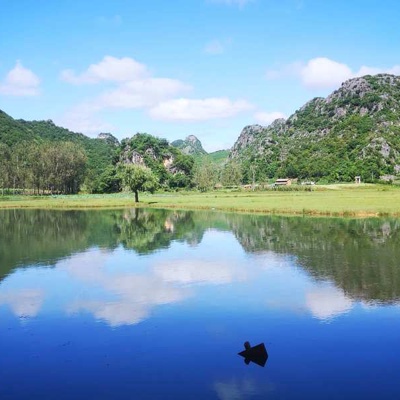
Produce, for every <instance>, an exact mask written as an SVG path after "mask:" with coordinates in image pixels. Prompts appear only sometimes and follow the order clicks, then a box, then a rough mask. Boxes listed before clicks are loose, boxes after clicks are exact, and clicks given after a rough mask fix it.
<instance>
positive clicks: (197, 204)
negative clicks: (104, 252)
mask: <svg viewBox="0 0 400 400" xmlns="http://www.w3.org/2000/svg"><path fill="white" fill-rule="evenodd" d="M134 206H135V203H134V199H133V195H132V194H122V193H121V194H110V195H75V196H54V197H33V196H29V197H27V196H8V197H6V196H4V197H1V196H0V208H51V209H57V208H62V209H78V208H123V207H134ZM136 206H139V207H156V208H176V209H215V210H224V211H238V212H255V213H265V214H268V213H273V214H297V215H330V216H359V217H369V216H400V189H398V188H396V187H390V186H378V185H364V186H355V185H332V186H320V187H316V188H314V189H313V191H311V192H307V191H267V192H248V191H241V192H209V193H196V192H187V193H165V194H154V195H147V194H143V195H141V197H140V203H139V204H138V205H136Z"/></svg>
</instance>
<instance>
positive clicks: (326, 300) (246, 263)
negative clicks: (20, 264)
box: [0, 230, 354, 327]
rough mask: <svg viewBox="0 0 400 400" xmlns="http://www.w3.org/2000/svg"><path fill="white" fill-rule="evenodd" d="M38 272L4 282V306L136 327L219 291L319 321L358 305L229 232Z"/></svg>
mask: <svg viewBox="0 0 400 400" xmlns="http://www.w3.org/2000/svg"><path fill="white" fill-rule="evenodd" d="M219 249H222V250H223V251H221V250H219ZM34 270H35V267H31V268H26V269H23V270H18V271H17V272H15V273H14V274H11V275H10V276H8V277H7V278H6V279H5V280H4V281H3V282H2V283H1V284H0V305H1V304H3V305H5V304H6V305H8V306H9V307H10V309H11V310H12V312H13V313H14V315H15V316H16V317H22V316H24V317H35V316H37V315H38V314H39V313H42V312H45V310H46V309H47V310H48V309H54V308H55V307H57V311H58V312H60V313H64V315H65V316H68V315H70V316H72V315H75V314H77V313H82V312H85V313H89V314H92V315H93V317H94V318H95V319H97V320H101V321H104V322H106V323H107V324H109V325H110V326H112V327H116V326H122V325H134V324H137V323H139V322H141V321H143V320H145V319H147V318H150V317H151V315H152V312H153V310H154V309H156V308H157V307H160V306H163V305H172V304H179V303H183V302H185V301H187V300H188V299H189V298H190V297H194V298H195V299H196V300H195V301H196V302H198V303H200V304H201V303H202V302H207V299H206V297H207V296H208V295H210V294H212V293H213V291H212V287H214V286H218V287H221V289H218V291H220V290H223V293H224V294H225V296H223V297H222V298H221V297H220V298H219V301H220V303H219V306H222V304H224V306H225V307H227V308H231V307H232V302H234V301H236V303H239V304H237V305H236V306H238V307H239V308H240V307H247V306H250V307H251V306H252V304H253V305H254V302H256V303H257V304H258V305H260V304H263V307H265V309H266V310H268V309H271V310H274V309H280V310H281V311H284V312H290V313H294V314H299V313H300V314H301V313H309V314H311V315H312V316H313V317H314V318H316V319H319V320H321V321H329V320H331V319H332V318H335V317H338V316H340V315H342V314H344V313H347V312H349V311H350V310H351V309H352V307H353V303H354V301H353V300H351V299H350V298H348V297H347V296H346V295H345V294H344V293H343V291H342V290H341V289H338V288H336V287H335V286H334V285H333V284H332V283H329V282H324V281H315V280H314V279H313V278H311V277H310V276H309V275H308V274H307V273H305V272H304V271H303V270H302V269H301V268H299V266H298V265H297V264H296V259H295V258H293V257H291V256H287V255H279V254H276V253H274V252H271V251H267V252H262V253H258V254H256V255H251V256H249V255H247V254H246V253H245V252H244V251H243V249H242V248H241V246H240V245H239V244H238V243H237V241H236V239H235V238H234V237H233V235H232V234H231V233H229V232H216V231H213V230H211V231H207V232H206V233H205V235H204V238H203V240H202V242H201V243H200V244H199V245H198V246H196V247H193V246H188V245H186V244H182V243H174V244H172V246H171V248H170V249H169V250H163V251H159V252H156V253H154V254H152V255H147V256H144V257H141V256H138V255H137V254H135V253H134V252H132V251H127V250H124V249H122V248H118V249H115V250H104V249H98V248H92V249H89V250H87V251H85V252H82V253H78V254H74V255H72V256H70V257H68V258H65V259H63V260H61V261H59V262H57V263H56V264H55V265H54V266H53V267H52V268H44V267H40V268H39V270H40V274H39V275H36V274H35V273H34ZM28 282H29V284H28ZM21 285H22V287H21ZM243 288H245V290H246V294H245V295H244V294H243V290H244V289H243ZM210 290H211V292H210ZM233 299H236V300H233ZM237 299H240V300H239V301H238V300H237Z"/></svg>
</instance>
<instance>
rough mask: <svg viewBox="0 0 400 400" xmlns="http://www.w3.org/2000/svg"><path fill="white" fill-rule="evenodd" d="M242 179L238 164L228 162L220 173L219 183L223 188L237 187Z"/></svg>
mask: <svg viewBox="0 0 400 400" xmlns="http://www.w3.org/2000/svg"><path fill="white" fill-rule="evenodd" d="M242 179H243V174H242V168H241V166H240V164H239V163H238V162H236V161H230V162H228V163H226V164H225V165H224V168H223V169H222V172H221V183H222V184H223V185H224V186H239V185H240V184H241V183H242Z"/></svg>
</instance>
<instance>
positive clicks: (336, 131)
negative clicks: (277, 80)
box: [229, 74, 400, 182]
mask: <svg viewBox="0 0 400 400" xmlns="http://www.w3.org/2000/svg"><path fill="white" fill-rule="evenodd" d="M229 158H230V159H233V160H237V161H240V162H241V163H242V165H243V167H244V168H243V170H244V171H245V173H246V171H249V170H250V168H249V166H250V165H255V166H256V171H257V178H258V179H259V180H261V179H267V178H273V177H291V178H300V179H308V178H314V179H317V180H325V181H353V180H354V177H355V176H356V175H359V176H361V179H362V181H366V182H368V181H375V180H376V179H378V178H379V177H386V178H387V177H389V178H394V176H395V175H396V174H398V173H399V172H400V77H398V76H394V75H389V74H379V75H375V76H371V75H367V76H364V77H360V78H354V79H350V80H348V81H346V82H344V83H343V84H342V85H341V87H340V88H339V89H337V90H335V91H334V92H333V93H332V94H330V95H329V96H328V97H326V98H321V97H317V98H314V99H312V100H311V101H309V102H308V103H306V104H305V105H304V106H303V107H301V108H300V109H299V110H297V111H296V112H295V113H294V114H293V115H291V116H290V117H289V118H288V119H287V120H284V119H278V120H276V121H274V122H273V123H272V124H271V125H269V126H266V127H265V126H260V125H251V126H247V127H245V128H244V129H243V131H242V133H241V134H240V136H239V138H238V139H237V141H236V143H235V144H234V146H233V148H232V149H231V152H230V155H229ZM245 178H246V179H247V180H250V177H249V176H246V177H245Z"/></svg>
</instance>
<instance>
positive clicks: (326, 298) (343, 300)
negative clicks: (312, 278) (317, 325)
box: [306, 287, 353, 320]
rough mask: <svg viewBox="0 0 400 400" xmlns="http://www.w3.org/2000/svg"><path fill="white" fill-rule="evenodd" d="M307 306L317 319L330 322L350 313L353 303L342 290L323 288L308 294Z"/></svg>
mask: <svg viewBox="0 0 400 400" xmlns="http://www.w3.org/2000/svg"><path fill="white" fill-rule="evenodd" d="M306 306H307V308H308V309H309V310H310V311H311V313H312V315H313V316H314V317H315V318H318V319H321V320H330V319H332V318H333V317H335V316H338V315H340V314H343V313H346V312H348V311H350V310H351V308H352V307H353V301H352V300H351V299H349V298H348V297H346V296H345V294H344V293H343V291H342V290H340V289H337V288H335V287H325V288H324V287H322V288H318V289H315V290H313V291H311V292H309V293H307V294H306Z"/></svg>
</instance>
